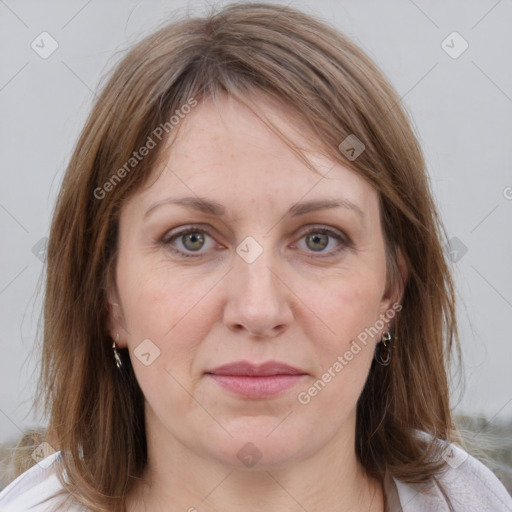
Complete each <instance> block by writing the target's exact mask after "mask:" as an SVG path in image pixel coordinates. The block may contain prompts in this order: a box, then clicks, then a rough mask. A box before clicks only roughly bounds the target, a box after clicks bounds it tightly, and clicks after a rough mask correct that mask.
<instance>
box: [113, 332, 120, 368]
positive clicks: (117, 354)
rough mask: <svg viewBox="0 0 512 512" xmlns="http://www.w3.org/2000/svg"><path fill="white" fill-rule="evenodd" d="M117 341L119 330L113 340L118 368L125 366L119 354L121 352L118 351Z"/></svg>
mask: <svg viewBox="0 0 512 512" xmlns="http://www.w3.org/2000/svg"><path fill="white" fill-rule="evenodd" d="M116 341H119V333H118V332H116V339H115V340H114V341H113V342H112V350H113V351H114V359H115V360H116V365H117V367H118V368H121V366H123V362H122V361H121V356H120V355H119V352H118V351H117V347H116Z"/></svg>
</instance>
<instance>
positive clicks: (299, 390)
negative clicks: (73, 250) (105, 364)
mask: <svg viewBox="0 0 512 512" xmlns="http://www.w3.org/2000/svg"><path fill="white" fill-rule="evenodd" d="M219 106H220V108H217V107H216V105H215V104H214V103H213V102H212V101H210V100H208V101H205V102H202V103H200V104H199V105H197V106H196V107H195V108H194V109H192V111H191V112H190V113H189V114H188V115H187V116H186V117H185V119H184V120H182V121H181V122H182V123H183V125H182V126H181V127H180V131H179V133H178V136H177V138H176V140H175V141H174V144H173V145H172V147H171V150H170V152H169V158H168V160H167V162H166V167H165V169H163V167H161V168H158V169H156V170H155V177H156V176H158V175H159V177H158V179H156V181H154V183H153V184H152V185H151V186H150V187H148V188H146V189H144V190H141V191H139V192H137V193H136V194H135V195H133V196H132V197H131V198H130V199H129V201H128V202H127V203H126V204H125V205H124V206H123V209H122V211H121V216H120V228H119V256H118V261H117V268H116V281H117V291H116V292H113V291H111V299H112V302H117V303H118V304H119V305H120V307H119V308H115V310H117V313H116V315H112V317H111V322H112V323H111V330H112V334H113V335H115V333H116V332H119V333H120V339H119V342H118V346H119V347H121V348H126V347H127V348H128V349H129V352H130V357H131V361H132V364H133V367H134V370H135V373H136V376H137V380H138V382H139V384H140V387H141V388H142V391H143V393H144V396H145V400H146V406H145V407H146V425H147V434H148V440H149V442H151V439H152V438H155V439H159V440H161V441H163V440H164V439H165V440H166V442H170V443H174V445H175V446H180V447H181V448H183V449H184V450H186V451H189V452H190V453H191V454H194V455H195V456H199V457H203V458H208V459H209V460H215V461H218V462H221V463H222V464H226V465H230V466H235V467H242V464H243V465H245V466H246V467H251V466H252V465H254V464H256V463H257V464H258V467H259V468H262V467H272V466H277V465H284V464H286V463H288V462H292V461H298V460H301V459H305V458H306V457H310V456H312V455H313V454H315V453H317V452H319V451H320V450H326V449H328V447H329V446H332V445H333V443H348V444H349V445H350V444H351V445H352V446H353V440H354V439H353V436H354V430H355V409H356V403H357V399H358V397H359V395H360V394H361V392H362V389H363V386H364V384H365V381H366V378H367V375H368V371H369V368H370V364H371V361H372V358H373V353H374V348H375V344H376V343H377V342H378V341H379V340H380V339H381V333H382V330H383V328H382V326H383V325H387V322H386V321H385V322H383V321H382V319H383V318H384V315H386V314H387V312H388V313H389V311H390V310H391V309H392V305H393V302H394V300H396V297H394V295H393V294H392V293H391V290H388V289H387V288H386V259H385V245H384V239H383V234H382V231H381V225H380V219H379V203H378V194H377V192H376V191H375V190H374V189H373V188H372V187H371V186H370V185H369V184H368V183H367V182H365V181H364V180H363V179H361V178H359V177H358V176H357V175H356V174H355V173H354V172H353V171H351V170H349V169H348V168H345V167H343V166H342V165H339V164H337V163H334V162H332V161H329V160H327V159H326V158H325V157H321V156H320V155H319V154H313V153H309V158H310V160H311V161H312V162H313V163H314V164H315V166H316V167H317V168H318V170H319V171H320V173H321V174H322V175H323V176H321V175H319V174H315V173H314V172H312V171H311V170H310V169H308V167H307V166H306V165H305V164H304V163H303V162H302V161H301V160H300V159H299V158H297V157H296V156H295V155H294V153H293V152H292V151H291V150H290V149H289V147H288V146H287V145H285V143H284V142H282V140H281V139H280V138H279V137H277V136H276V135H274V134H273V132H272V131H270V129H268V128H267V127H266V126H265V125H264V124H263V123H262V122H261V121H260V120H259V119H258V118H257V117H256V116H255V115H254V114H252V113H251V112H250V111H249V110H248V109H246V108H245V107H243V106H242V105H241V104H239V103H238V102H236V101H235V100H233V99H230V98H228V97H223V98H222V99H220V100H219ZM260 107H261V110H262V111H263V112H265V113H266V115H267V116H269V117H270V118H271V119H272V120H273V121H274V122H275V123H277V125H278V126H279V127H280V128H281V129H282V130H283V131H284V132H285V134H286V135H288V136H290V137H291V138H292V139H293V140H295V141H299V142H302V144H307V140H308V139H307V137H308V136H309V137H311V136H310V135H308V134H306V133H304V132H302V133H303V137H304V138H301V135H300V133H301V131H302V130H303V128H302V127H301V125H300V124H298V123H299V122H298V121H297V120H295V119H293V118H292V117H290V116H289V115H288V114H287V112H286V111H285V110H283V109H280V108H277V107H276V106H275V105H274V106H270V105H269V104H268V103H265V102H264V101H263V99H261V102H260ZM310 140H311V139H310ZM133 172H135V171H133ZM324 202H337V203H338V205H337V206H331V207H325V206H324V207H321V205H322V203H324ZM184 230H186V231H187V232H188V234H187V235H185V234H183V231H184ZM387 318H390V317H389V316H388V317H387ZM370 329H372V330H370ZM375 329H377V330H378V331H379V334H376V335H375V336H374V337H372V336H371V335H368V333H369V332H370V333H375ZM364 333H366V336H365V334H364ZM363 340H365V342H363ZM240 361H244V362H248V363H251V364H253V365H260V364H262V363H266V362H269V361H273V362H279V363H283V364H286V365H288V366H291V367H293V368H295V369H296V371H297V373H296V374H295V375H290V374H288V375H283V372H285V370H283V368H279V367H275V366H274V367H273V368H272V367H269V368H268V371H269V372H270V373H271V374H273V375H274V376H273V377H272V376H266V377H262V376H259V377H257V376H247V375H245V376H240V375H238V376H233V374H234V373H236V371H234V370H228V371H227V372H225V373H227V374H230V375H231V376H226V375H225V376H223V377H220V376H219V373H220V372H218V373H217V374H216V375H212V374H211V372H213V371H215V369H216V368H218V367H220V366H222V365H226V364H230V363H236V362H240ZM242 373H243V372H242ZM279 374H280V375H281V376H278V375H279ZM315 383H316V385H315ZM248 443H250V444H248Z"/></svg>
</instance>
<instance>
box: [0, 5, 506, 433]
mask: <svg viewBox="0 0 512 512" xmlns="http://www.w3.org/2000/svg"><path fill="white" fill-rule="evenodd" d="M223 3H224V2H216V3H213V2H209V3H205V2H194V1H190V2H184V1H177V0H174V1H136V0H133V1H132V0H129V1H114V0H107V1H100V0H90V1H86V0H72V1H70V0H68V1H49V0H46V1H44V2H42V1H40V0H34V1H23V0H0V48H1V50H0V52H1V53H0V61H1V65H0V108H1V123H0V126H1V128H0V130H1V131H0V156H1V160H0V162H1V187H0V230H1V250H0V322H1V324H0V325H1V329H0V347H1V353H0V379H1V382H0V384H1V385H0V442H4V441H7V440H12V439H15V438H16V437H18V436H19V435H21V431H22V430H23V429H25V428H27V427H31V426H35V425H37V423H38V420H37V418H35V417H34V416H33V415H31V414H29V410H30V404H31V399H32V396H33V393H34V384H35V376H36V371H37V363H38V354H37V352H34V342H35V338H36V328H37V324H38V321H39V317H40V308H41V289H40V288H38V283H40V281H39V280H40V278H41V275H42V272H43V264H44V247H45V237H47V235H48V229H49V223H50V219H51V214H52V211H53V208H54V201H55V197H56V194H57V192H58V189H59V186H60V183H61V180H62V176H63V173H64V170H65V168H66V165H67V162H68V160H69V157H70V154H71V151H72V149H73V147H74V144H75V142H76V140H77V137H78V134H79V132H80V130H81V127H82V125H83V122H84V120H85V117H86V115H87V113H88V111H89V109H90V106H91V103H92V101H93V100H94V93H95V91H96V89H97V86H98V84H99V81H100V77H101V76H103V75H104V74H105V73H106V72H107V71H108V70H109V69H110V68H111V67H112V65H113V64H114V63H115V62H117V61H118V60H119V59H120V58H121V57H122V56H123V55H124V52H125V51H126V49H127V48H128V47H130V45H132V44H133V43H134V42H136V41H138V40H140V39H141V37H143V36H144V35H145V34H147V33H149V32H151V31H152V30H153V29H154V28H155V27H157V26H158V25H160V24H161V23H162V22H163V21H164V20H169V21H170V20H172V19H173V18H175V17H176V14H177V13H178V14H183V13H185V12H187V11H188V12H190V13H192V14H201V13H203V12H205V9H209V8H211V7H212V6H215V5H217V6H218V5H222V4H223ZM277 3H282V2H277ZM511 3H512V2H511V1H510V0H500V1H496V0H472V1H468V0H464V1H463V0H458V1H453V0H452V1H450V2H445V1H443V0H437V1H432V0H428V1H427V0H415V1H412V0H386V1H382V0H376V1H369V0H350V1H340V2H336V1H332V0H326V1H324V0H314V1H313V0H310V1H294V2H290V5H292V6H295V7H298V8H301V9H303V10H304V11H306V12H308V13H311V14H314V15H317V16H320V17H321V18H323V19H324V20H326V21H328V22H330V23H331V24H333V25H334V26H336V27H337V28H338V29H340V30H341V31H343V32H344V33H345V34H347V35H349V36H350V37H352V38H353V39H354V40H355V42H356V43H357V44H359V45H360V46H361V47H362V48H363V49H364V50H365V51H366V52H367V53H368V54H369V55H370V57H372V58H373V59H374V60H375V62H376V63H377V64H378V65H379V66H380V67H381V69H382V70H383V71H384V72H385V73H386V75H387V76H388V77H389V79H390V80H391V82H392V83H393V84H394V86H395V87H396V89H397V90H398V92H399V94H400V96H401V97H402V104H403V105H404V106H405V107H406V108H407V110H408V111H409V112H410V114H411V116H412V118H413V122H414V126H415V130H416V131H417V134H418V136H419V138H420V141H421V144H422V146H423V148H424V151H425V155H426V158H427V163H428V168H429V173H430V176H431V182H432V187H433V190H434V192H435V196H436V201H437V203H438V206H439V209H440V212H441V215H442V217H443V220H444V223H445V226H446V229H447V232H448V235H449V237H450V238H451V244H450V247H448V248H447V251H448V254H449V257H450V258H451V260H453V261H452V265H453V271H454V275H455V279H456V283H457V289H458V297H459V299H460V304H459V322H460V327H461V340H462V345H463V350H464V362H465V384H466V385H465V388H464V389H463V388H461V387H460V386H458V387H456V388H454V389H455V392H454V403H455V404H456V411H457V412H461V413H469V414H473V415H478V414H484V415H485V416H486V417H487V418H488V419H489V420H491V421H500V420H506V419H510V418H512V371H511V363H512V335H511V328H512V322H511V318H512V271H511V263H512V237H511V235H512V229H511V228H512V171H511V168H512V166H511V163H512V162H511V155H512V150H511V141H512V138H511V132H512V129H511V128H512V115H511V113H512V72H511V71H512V59H510V53H511V40H512V31H511V30H510V20H511V19H512V5H511ZM42 32H47V34H48V35H41V33H42ZM454 32H457V34H454ZM42 38H44V41H45V42H44V43H41V39H42ZM443 41H444V42H443ZM38 45H39V46H38ZM52 45H54V46H55V45H58V47H57V48H56V50H55V51H54V52H53V53H52V54H51V55H49V56H46V55H43V56H46V58H42V56H41V53H43V54H44V51H46V52H49V51H50V50H51V49H52ZM466 45H467V48H466ZM33 47H35V48H37V49H38V50H37V51H36V50H35V49H33ZM43 47H44V49H43ZM465 48H466V49H465ZM464 49H465V51H463V50H464ZM43 50H44V51H43ZM429 341H430V340H428V339H425V343H427V344H428V343H429Z"/></svg>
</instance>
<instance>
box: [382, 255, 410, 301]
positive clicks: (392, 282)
mask: <svg viewBox="0 0 512 512" xmlns="http://www.w3.org/2000/svg"><path fill="white" fill-rule="evenodd" d="M395 255H396V256H395V259H394V260H393V261H391V262H390V263H389V265H388V276H387V284H386V290H385V292H384V295H383V297H382V303H383V305H384V309H386V310H388V309H390V308H392V307H393V306H394V305H395V304H401V303H402V299H403V296H404V291H405V285H406V283H407V278H408V275H409V271H408V268H407V262H406V260H405V257H404V255H403V252H402V249H401V248H400V247H398V246H397V247H396V249H395Z"/></svg>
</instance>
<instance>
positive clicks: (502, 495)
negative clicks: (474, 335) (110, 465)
mask: <svg viewBox="0 0 512 512" xmlns="http://www.w3.org/2000/svg"><path fill="white" fill-rule="evenodd" d="M443 455H444V457H445V460H446V461H447V464H446V471H444V472H443V473H442V474H441V475H439V477H438V479H439V481H440V482H441V484H442V486H443V487H444V489H445V491H446V494H447V495H448V496H449V497H450V499H451V501H452V506H453V507H454V509H455V512H511V511H512V498H511V496H510V495H509V494H508V492H507V490H506V489H505V487H504V486H503V484H502V483H501V482H500V481H499V480H498V478H497V477H496V476H495V475H494V474H493V473H492V472H491V471H490V470H489V469H488V468H487V467H486V466H484V465H483V464H482V463H481V462H479V461H478V460H477V459H475V458H474V457H472V456H471V455H469V454H468V453H467V452H465V451H464V450H462V449H461V448H460V447H458V446H456V445H453V444H452V445H447V448H446V450H445V453H444V454H443ZM59 461H60V452H56V453H53V454H52V455H50V456H49V457H46V458H45V459H43V460H41V461H40V462H39V463H37V464H36V465H35V466H32V467H31V468H30V469H29V470H28V471H26V472H25V473H23V474H22V475H20V476H19V477H18V478H17V479H16V480H14V481H13V482H11V483H10V484H9V485H8V486H7V487H6V488H5V489H4V490H3V491H2V492H0V512H53V511H54V510H58V511H59V512H87V511H88V510H89V509H87V508H85V507H83V506H81V505H70V506H66V507H64V508H62V507H59V504H60V503H61V500H62V499H63V498H58V499H55V498H52V495H53V494H55V493H56V492H57V491H59V490H62V486H61V484H60V482H59V479H58V477H57V472H58V470H59ZM384 485H385V490H386V495H387V499H388V510H389V512H449V510H450V509H449V507H448V505H447V504H446V501H445V499H444V498H443V495H442V493H441V491H440V490H439V489H437V488H435V489H430V491H429V494H428V495H427V494H426V493H425V491H423V492H422V486H421V485H418V484H406V483H404V482H401V481H399V480H396V479H394V478H388V479H387V480H386V481H385V484H384Z"/></svg>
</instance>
